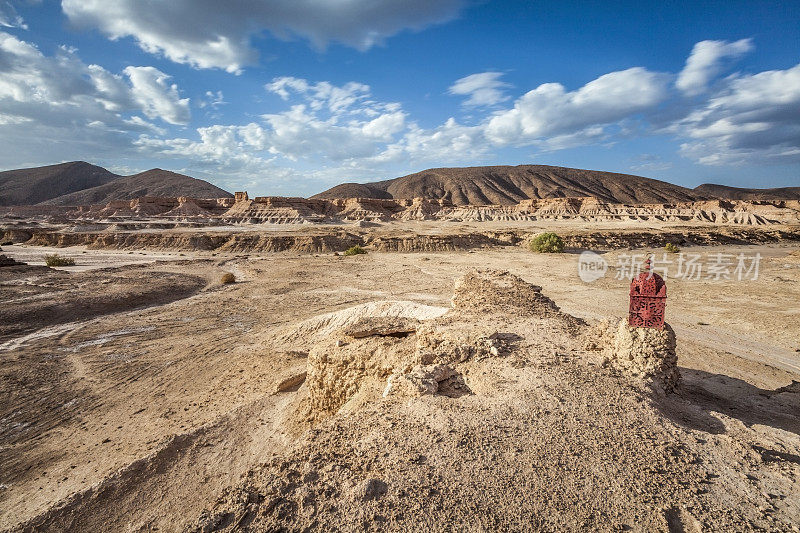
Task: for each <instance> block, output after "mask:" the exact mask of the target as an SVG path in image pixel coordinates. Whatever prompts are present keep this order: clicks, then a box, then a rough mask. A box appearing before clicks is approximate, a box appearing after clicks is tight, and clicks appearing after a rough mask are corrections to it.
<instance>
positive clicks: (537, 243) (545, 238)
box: [528, 233, 564, 254]
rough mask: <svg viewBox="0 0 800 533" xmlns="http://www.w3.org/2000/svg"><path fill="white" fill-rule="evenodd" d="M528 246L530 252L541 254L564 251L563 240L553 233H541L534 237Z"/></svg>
mask: <svg viewBox="0 0 800 533" xmlns="http://www.w3.org/2000/svg"><path fill="white" fill-rule="evenodd" d="M528 247H529V248H530V249H531V252H539V253H542V254H554V253H561V252H563V251H564V241H563V239H561V237H559V236H558V235H556V234H555V233H541V234H539V235H537V236H536V237H534V238H533V239H532V240H531V242H530V243H528Z"/></svg>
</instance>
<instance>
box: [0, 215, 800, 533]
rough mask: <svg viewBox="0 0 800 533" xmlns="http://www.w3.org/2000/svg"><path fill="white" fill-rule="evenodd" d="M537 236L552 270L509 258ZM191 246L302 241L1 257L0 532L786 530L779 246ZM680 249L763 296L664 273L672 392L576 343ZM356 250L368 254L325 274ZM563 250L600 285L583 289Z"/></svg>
mask: <svg viewBox="0 0 800 533" xmlns="http://www.w3.org/2000/svg"><path fill="white" fill-rule="evenodd" d="M545 229H547V230H555V231H557V232H559V233H560V234H562V235H564V236H565V240H566V242H567V245H568V246H567V250H566V253H563V254H535V253H532V252H530V251H529V250H527V248H526V246H525V243H526V239H527V238H529V236H530V235H533V234H536V233H538V232H541V231H543V230H545ZM203 231H204V232H205V233H206V234H212V235H213V234H214V233H215V232H218V233H220V234H224V235H225V236H226V237H225V240H224V242H226V243H229V242H232V241H231V238H232V237H235V238H237V239H244V238H245V236H249V237H247V238H248V239H250V241H248V242H252V240H253V239H255V241H256V242H262V243H263V242H267V241H270V242H278V241H279V240H281V239H290V240H291V242H292V243H294V244H293V245H292V246H288V245H287V246H284V247H283V248H282V249H275V247H273V248H269V247H264V246H261V247H259V246H253V245H249V246H247V247H245V246H241V247H240V248H241V249H236V248H235V247H233V246H232V245H225V246H214V247H211V246H209V247H207V248H208V249H204V248H205V247H204V246H202V243H201V244H200V245H198V243H197V241H192V235H193V234H194V233H197V232H198V229H197V228H194V229H192V228H173V229H170V230H162V231H154V230H148V229H146V228H144V229H140V230H134V231H133V232H132V233H130V234H129V235H145V236H147V235H156V236H157V239H156V240H153V241H147V240H146V239H147V238H153V237H145V238H142V239H145V240H142V239H136V238H133V237H130V236H128V237H125V238H124V239H123V240H122V241H119V242H123V241H124V242H125V243H127V244H119V242H117V243H115V241H110V242H108V243H106V245H105V246H103V245H102V242H104V241H98V240H97V239H93V240H91V241H89V242H88V244H83V243H82V244H80V245H71V244H72V243H71V241H66V242H64V241H62V242H53V243H46V244H55V245H57V246H59V245H60V247H58V248H54V247H52V246H42V240H41V238H40V239H39V240H37V239H31V240H28V241H27V242H23V243H15V244H8V243H6V244H4V245H3V246H2V248H3V250H2V252H0V253H2V254H5V255H6V256H8V257H11V258H13V259H16V260H18V261H22V262H25V263H29V264H28V265H27V266H22V265H16V266H9V267H3V268H0V276H1V277H0V291H2V300H3V302H4V305H3V306H2V308H0V314H2V315H3V316H2V330H0V380H2V387H0V391H2V392H0V394H2V402H0V406H2V407H1V408H2V412H0V457H1V458H2V460H0V463H2V464H3V465H4V466H3V469H2V472H0V510H1V511H0V527H1V528H2V529H4V530H9V531H15V530H26V531H34V530H48V531H98V530H108V531H111V530H114V531H154V530H161V531H183V530H191V531H216V530H253V531H274V530H278V529H285V530H303V529H307V528H325V529H337V530H345V531H356V530H363V529H370V530H386V529H390V530H410V529H427V530H433V531H447V530H519V529H540V530H564V529H580V528H585V529H594V530H609V531H610V530H627V529H632V530H639V531H659V530H660V531H702V530H733V531H736V530H741V531H745V530H773V531H797V530H798V529H797V528H798V523H800V497H799V496H798V494H800V489H799V487H800V416H798V413H799V412H800V389H798V381H800V335H799V332H800V308H798V304H797V302H798V301H800V244H799V243H798V241H797V240H796V237H795V236H796V235H797V233H796V232H797V229H796V228H794V227H792V226H786V225H781V226H779V227H771V228H768V229H758V228H751V229H749V230H747V231H745V230H743V229H742V228H741V227H732V228H731V227H730V225H727V226H721V225H720V224H715V225H710V224H706V225H703V224H695V225H687V224H685V223H684V224H681V223H677V222H676V223H674V224H670V223H668V222H657V221H653V222H642V221H606V222H602V221H600V222H596V223H595V224H594V225H593V226H592V225H591V224H590V225H587V224H586V223H585V221H570V220H561V221H552V220H550V221H538V222H530V221H528V222H519V221H517V222H515V221H511V222H499V221H494V222H492V221H489V222H465V221H462V222H457V223H446V222H441V221H429V222H425V221H417V222H388V223H386V222H384V223H379V222H374V223H372V225H370V226H364V225H363V223H362V224H359V223H357V222H349V223H340V224H338V225H337V224H333V225H325V226H319V225H315V226H307V225H306V226H291V227H288V228H287V226H286V225H275V226H272V227H270V226H268V225H247V226H238V227H228V228H217V229H216V230H214V229H210V228H203ZM743 231H744V233H742V232H743ZM117 232H119V230H117ZM55 233H58V234H60V235H66V236H67V238H71V237H70V236H74V235H80V232H77V233H76V232H75V231H69V230H68V229H65V228H64V227H61V228H50V229H48V230H47V234H55ZM105 233H106V234H108V233H111V234H112V235H119V233H114V232H113V231H112V232H108V231H106V232H105ZM478 234H480V235H484V239H483V240H481V239H478V238H477V237H475V235H478ZM9 235H10V233H9V232H8V230H7V237H8V236H9ZM469 235H472V237H466V236H469ZM366 236H369V238H368V239H367V238H366ZM490 236H492V237H491V238H490ZM679 236H683V237H684V242H683V243H682V247H683V249H682V252H685V253H699V254H701V255H703V256H708V255H713V254H717V253H723V254H731V256H735V255H736V254H738V253H746V254H749V255H752V254H755V253H759V254H761V257H762V259H761V263H760V272H759V276H758V279H757V280H742V281H737V280H735V279H733V280H725V279H722V280H713V279H700V280H684V279H670V278H669V277H668V279H667V286H668V291H669V292H668V300H667V313H666V320H667V322H668V323H669V325H670V326H671V328H672V329H673V330H674V332H675V338H676V340H677V348H676V354H677V368H678V372H679V374H680V381H679V383H678V384H677V386H675V387H674V389H673V388H671V386H665V385H664V384H663V383H660V382H658V381H657V380H656V381H652V380H650V381H648V380H646V379H643V377H642V375H637V374H636V373H635V372H633V373H631V372H626V371H625V370H624V369H620V368H618V367H616V366H614V365H613V364H612V365H609V364H608V359H607V358H606V357H603V355H602V351H597V346H596V344H597V342H596V340H595V345H594V346H593V345H592V342H588V341H587V339H589V340H590V339H592V338H595V337H596V335H597V332H598V331H599V330H598V327H597V324H598V323H600V322H601V321H602V320H604V319H619V318H621V317H625V316H626V314H627V306H628V288H629V279H624V278H623V279H616V278H617V277H618V276H617V275H616V274H617V271H618V270H619V268H620V267H619V266H618V265H619V264H621V263H620V261H619V259H620V257H621V256H622V255H624V254H634V253H636V254H641V256H642V258H643V256H644V254H646V253H648V252H654V253H656V254H661V253H663V250H662V246H663V244H662V243H663V241H672V240H675V238H676V237H679ZM690 238H695V239H696V240H697V241H698V243H699V244H698V243H694V242H689V240H688V239H690ZM353 239H355V240H358V239H361V240H360V241H359V242H361V243H363V244H364V245H365V246H366V249H367V251H368V253H367V254H364V255H356V256H343V255H341V254H340V252H342V251H344V250H345V249H346V248H347V247H349V246H350V245H351V241H352V240H353ZM442 239H444V240H442ZM387 242H390V243H395V244H393V245H385V244H384V245H381V243H387ZM298 243H299V244H298ZM303 243H305V244H303ZM396 243H405V244H402V245H397V244H396ZM582 249H594V250H597V251H599V252H600V253H602V254H603V257H604V258H605V259H606V261H607V263H608V265H609V270H608V272H607V274H606V276H605V277H603V278H601V279H599V280H597V281H594V282H592V283H585V282H583V281H581V279H580V278H579V276H578V270H577V267H578V257H579V255H578V252H579V251H581V250H582ZM404 250H408V251H407V252H406V251H404ZM53 251H57V252H58V253H59V254H61V255H64V256H67V257H72V258H74V259H75V261H76V265H75V266H73V267H64V268H58V269H52V268H47V267H44V266H43V263H41V261H42V257H43V255H44V254H46V253H51V252H53ZM226 272H231V273H233V274H235V276H236V279H237V281H236V283H234V284H228V285H223V284H221V283H220V278H221V276H222V275H223V274H224V273H226ZM476 272H477V274H476ZM457 280H458V281H457ZM533 286H538V287H541V291H538V289H536V288H535V287H533ZM454 295H455V296H454ZM558 308H560V311H558ZM593 335H594V336H595V337H593ZM415 387H416V388H415ZM409 391H410V392H409ZM421 391H422V392H421Z"/></svg>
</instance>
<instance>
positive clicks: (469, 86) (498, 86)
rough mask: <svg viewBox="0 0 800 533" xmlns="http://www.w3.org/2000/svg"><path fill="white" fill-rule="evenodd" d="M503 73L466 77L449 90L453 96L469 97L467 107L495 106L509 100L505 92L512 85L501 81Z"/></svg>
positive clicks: (466, 101) (481, 73) (482, 73)
mask: <svg viewBox="0 0 800 533" xmlns="http://www.w3.org/2000/svg"><path fill="white" fill-rule="evenodd" d="M502 76H503V73H502V72H480V73H478V74H470V75H469V76H465V77H463V78H461V79H459V80H456V82H455V83H454V84H453V85H451V86H450V88H449V89H448V90H447V92H449V93H450V94H452V95H459V96H469V98H467V100H465V101H464V105H466V106H474V107H478V106H493V105H495V104H499V103H500V102H505V101H506V100H508V98H509V97H508V96H506V94H505V90H506V89H507V88H509V87H511V85H510V84H508V83H506V82H503V81H500V78H501V77H502Z"/></svg>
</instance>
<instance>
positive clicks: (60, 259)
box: [44, 254, 75, 267]
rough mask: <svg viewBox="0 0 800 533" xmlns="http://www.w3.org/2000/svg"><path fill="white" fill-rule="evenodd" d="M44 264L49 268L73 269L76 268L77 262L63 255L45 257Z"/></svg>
mask: <svg viewBox="0 0 800 533" xmlns="http://www.w3.org/2000/svg"><path fill="white" fill-rule="evenodd" d="M44 263H45V264H46V265H47V266H49V267H71V266H75V260H74V259H72V258H71V257H64V256H63V255H58V254H50V255H46V256H44Z"/></svg>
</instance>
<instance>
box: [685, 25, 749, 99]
mask: <svg viewBox="0 0 800 533" xmlns="http://www.w3.org/2000/svg"><path fill="white" fill-rule="evenodd" d="M752 49H753V43H752V41H751V40H750V39H741V40H739V41H735V42H732V43H731V42H728V41H700V42H699V43H697V44H695V45H694V48H692V53H691V54H690V55H689V58H688V59H687V60H686V66H685V67H684V68H683V70H682V71H681V72H680V74H678V81H677V82H675V86H676V87H678V89H680V90H681V91H683V92H684V93H685V94H686V95H688V96H697V95H698V94H701V93H704V92H706V91H707V90H708V85H709V83H711V81H712V80H713V79H714V78H716V77H717V76H718V75H719V74H720V73H721V72H722V70H723V68H724V66H725V60H726V59H727V60H732V59H737V58H739V57H741V56H742V55H744V54H746V53H747V52H749V51H750V50H752Z"/></svg>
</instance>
